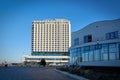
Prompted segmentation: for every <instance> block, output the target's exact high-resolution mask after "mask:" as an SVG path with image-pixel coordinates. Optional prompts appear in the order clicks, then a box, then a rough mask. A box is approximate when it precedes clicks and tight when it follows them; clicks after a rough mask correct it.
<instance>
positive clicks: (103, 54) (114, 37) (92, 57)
mask: <svg viewBox="0 0 120 80" xmlns="http://www.w3.org/2000/svg"><path fill="white" fill-rule="evenodd" d="M71 42H72V44H71V45H72V46H71V48H70V63H71V64H77V65H81V66H120V19H117V20H106V21H99V22H95V23H92V24H89V25H87V26H86V27H84V28H83V29H81V30H79V31H76V32H73V33H72V35H71Z"/></svg>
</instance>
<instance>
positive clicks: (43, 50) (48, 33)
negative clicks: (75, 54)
mask: <svg viewBox="0 0 120 80" xmlns="http://www.w3.org/2000/svg"><path fill="white" fill-rule="evenodd" d="M70 36H71V30H70V21H68V20H66V19H54V20H50V19H49V20H43V21H33V22H32V55H31V56H25V60H27V61H28V62H39V61H40V60H41V59H42V58H44V59H45V60H46V62H47V63H49V64H66V63H68V61H69V56H68V50H69V48H70V46H71V42H70V41H71V40H70V39H71V37H70Z"/></svg>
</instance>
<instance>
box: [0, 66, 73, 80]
mask: <svg viewBox="0 0 120 80" xmlns="http://www.w3.org/2000/svg"><path fill="white" fill-rule="evenodd" d="M0 80H74V79H72V78H70V77H68V76H65V75H64V74H61V73H59V72H57V71H55V70H54V68H40V67H0Z"/></svg>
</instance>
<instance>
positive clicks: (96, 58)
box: [94, 50, 100, 61]
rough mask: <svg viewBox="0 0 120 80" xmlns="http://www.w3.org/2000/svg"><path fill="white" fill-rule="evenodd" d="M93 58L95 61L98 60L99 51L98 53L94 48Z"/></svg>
mask: <svg viewBox="0 0 120 80" xmlns="http://www.w3.org/2000/svg"><path fill="white" fill-rule="evenodd" d="M94 60H95V61H98V60H100V53H99V50H95V51H94Z"/></svg>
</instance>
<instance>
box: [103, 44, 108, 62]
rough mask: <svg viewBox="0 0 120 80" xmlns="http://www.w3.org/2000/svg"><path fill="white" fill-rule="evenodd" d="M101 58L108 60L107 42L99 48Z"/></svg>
mask: <svg viewBox="0 0 120 80" xmlns="http://www.w3.org/2000/svg"><path fill="white" fill-rule="evenodd" d="M101 58H102V60H108V44H103V45H102V48H101Z"/></svg>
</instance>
